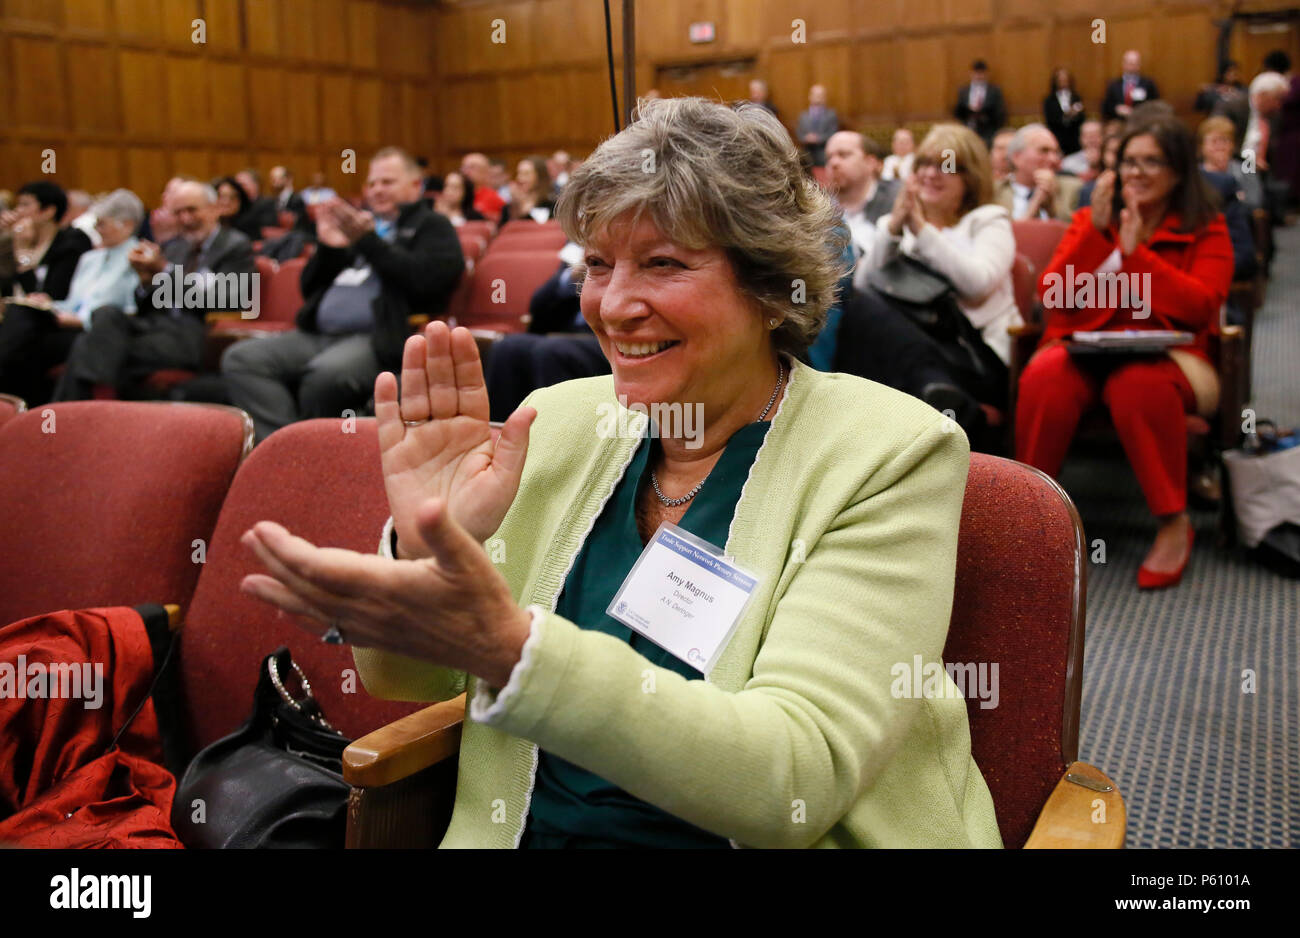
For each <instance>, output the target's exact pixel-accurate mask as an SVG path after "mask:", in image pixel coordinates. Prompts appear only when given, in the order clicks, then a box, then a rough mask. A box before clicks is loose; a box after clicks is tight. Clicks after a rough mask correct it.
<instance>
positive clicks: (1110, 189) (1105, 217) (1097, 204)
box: [1089, 169, 1115, 231]
mask: <svg viewBox="0 0 1300 938" xmlns="http://www.w3.org/2000/svg"><path fill="white" fill-rule="evenodd" d="M1114 198H1115V170H1113V169H1108V170H1106V171H1105V172H1104V173H1102V174H1101V175H1100V176H1098V177H1097V183H1096V185H1094V186H1093V187H1092V201H1091V202H1090V203H1089V204H1090V205H1091V206H1092V223H1093V224H1094V225H1096V226H1097V230H1098V231H1106V230H1107V229H1108V228H1110V216H1111V207H1112V206H1113V205H1114V201H1113V200H1114Z"/></svg>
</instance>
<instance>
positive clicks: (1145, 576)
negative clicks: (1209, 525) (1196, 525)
mask: <svg viewBox="0 0 1300 938" xmlns="http://www.w3.org/2000/svg"><path fill="white" fill-rule="evenodd" d="M1195 540H1196V532H1195V531H1194V530H1192V527H1191V525H1188V527H1187V553H1185V554H1183V562H1182V563H1180V564H1179V565H1178V569H1177V570H1170V571H1168V572H1165V571H1162V570H1152V569H1151V568H1150V567H1148V566H1147V565H1146V564H1143V565H1142V566H1141V567H1139V568H1138V589H1140V590H1158V589H1164V588H1165V587H1166V586H1174V585H1176V584H1177V583H1178V581H1179V580H1181V579H1182V578H1183V571H1184V570H1186V569H1187V561H1189V560H1191V559H1192V542H1193V541H1195Z"/></svg>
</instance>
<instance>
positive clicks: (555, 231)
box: [487, 222, 568, 254]
mask: <svg viewBox="0 0 1300 938" xmlns="http://www.w3.org/2000/svg"><path fill="white" fill-rule="evenodd" d="M511 224H512V225H513V224H515V223H514V222H511ZM567 240H568V239H567V238H565V236H564V232H563V231H561V230H560V229H559V228H546V227H543V226H541V225H536V224H534V225H533V228H532V229H531V230H529V229H525V230H519V229H511V228H508V227H507V228H506V229H502V231H501V234H499V235H497V236H496V240H494V241H493V242H492V243H491V244H489V245H488V249H487V253H489V254H491V253H492V252H494V251H551V252H552V253H555V252H558V251H559V250H560V248H562V247H564V245H565V243H566V242H567Z"/></svg>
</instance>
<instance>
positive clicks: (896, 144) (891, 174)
mask: <svg viewBox="0 0 1300 938" xmlns="http://www.w3.org/2000/svg"><path fill="white" fill-rule="evenodd" d="M889 149H890V153H889V156H887V157H885V163H884V166H882V167H881V169H880V178H881V179H889V180H895V179H898V180H902V179H906V178H907V177H908V176H910V175H912V151H913V150H915V149H916V141H915V140H914V139H913V138H912V132H911V131H910V130H908V129H907V128H906V127H899V128H898V129H897V130H895V131H894V137H893V139H892V140H891V141H890V145H889Z"/></svg>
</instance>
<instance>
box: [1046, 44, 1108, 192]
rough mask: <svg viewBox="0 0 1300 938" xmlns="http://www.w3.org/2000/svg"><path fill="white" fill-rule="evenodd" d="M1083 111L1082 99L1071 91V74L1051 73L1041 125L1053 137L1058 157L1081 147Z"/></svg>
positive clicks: (1072, 79) (1058, 71)
mask: <svg viewBox="0 0 1300 938" xmlns="http://www.w3.org/2000/svg"><path fill="white" fill-rule="evenodd" d="M1084 111H1085V109H1084V106H1083V98H1081V97H1079V93H1078V92H1077V91H1075V90H1074V73H1073V72H1071V71H1070V70H1069V69H1068V68H1058V69H1054V70H1053V71H1052V80H1051V83H1050V84H1049V87H1048V90H1047V97H1045V98H1043V123H1044V124H1046V125H1047V129H1048V130H1050V131H1051V132H1052V134H1053V136H1055V137H1056V142H1057V143H1058V144H1060V146H1061V152H1062V153H1074V152H1075V151H1076V150H1078V149H1079V147H1080V146H1081V145H1082V143H1081V135H1082V132H1083V122H1084V118H1085V117H1086V116H1087V115H1086V114H1085V113H1084ZM1099 129H1100V128H1099ZM1098 140H1100V137H1098ZM1070 172H1074V170H1070ZM1075 175H1076V176H1077V175H1079V173H1077V172H1075Z"/></svg>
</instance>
